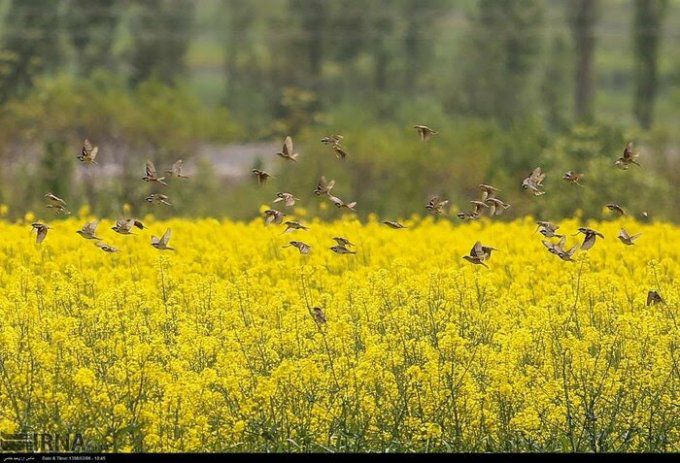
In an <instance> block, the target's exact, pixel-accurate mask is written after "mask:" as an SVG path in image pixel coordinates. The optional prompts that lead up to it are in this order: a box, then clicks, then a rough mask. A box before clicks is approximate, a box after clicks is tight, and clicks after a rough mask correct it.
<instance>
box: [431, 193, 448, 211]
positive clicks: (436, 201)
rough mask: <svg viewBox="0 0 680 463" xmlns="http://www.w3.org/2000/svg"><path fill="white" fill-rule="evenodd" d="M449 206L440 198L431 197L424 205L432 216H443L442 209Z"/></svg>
mask: <svg viewBox="0 0 680 463" xmlns="http://www.w3.org/2000/svg"><path fill="white" fill-rule="evenodd" d="M448 204H449V201H448V200H444V201H442V198H441V197H440V196H437V195H435V196H432V197H431V198H430V200H429V201H428V202H427V204H426V205H425V209H427V210H428V211H430V213H432V214H434V215H441V214H445V212H444V208H445V207H446V206H447V205H448Z"/></svg>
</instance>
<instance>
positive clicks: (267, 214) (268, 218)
mask: <svg viewBox="0 0 680 463" xmlns="http://www.w3.org/2000/svg"><path fill="white" fill-rule="evenodd" d="M284 215H285V214H284V213H283V212H280V211H277V210H276V209H267V210H266V211H264V224H265V225H269V224H271V223H275V224H280V223H281V221H282V220H283V216H284Z"/></svg>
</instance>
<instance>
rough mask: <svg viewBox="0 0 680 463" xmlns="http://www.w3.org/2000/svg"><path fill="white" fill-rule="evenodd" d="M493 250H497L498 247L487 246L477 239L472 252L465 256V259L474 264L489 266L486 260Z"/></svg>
mask: <svg viewBox="0 0 680 463" xmlns="http://www.w3.org/2000/svg"><path fill="white" fill-rule="evenodd" d="M491 251H497V249H496V248H492V247H491V246H485V245H483V244H482V243H480V242H479V241H477V242H476V243H475V245H474V246H472V249H471V250H470V254H469V255H466V256H463V259H465V260H467V261H468V262H472V263H473V264H478V265H483V266H484V267H486V268H489V266H488V265H486V264H485V263H484V261H486V260H488V259H489V258H490V257H491Z"/></svg>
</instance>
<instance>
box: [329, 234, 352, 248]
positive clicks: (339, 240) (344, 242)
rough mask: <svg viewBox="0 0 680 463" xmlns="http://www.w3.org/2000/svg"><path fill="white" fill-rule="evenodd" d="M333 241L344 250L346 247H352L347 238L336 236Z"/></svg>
mask: <svg viewBox="0 0 680 463" xmlns="http://www.w3.org/2000/svg"><path fill="white" fill-rule="evenodd" d="M333 240H335V242H336V243H338V246H342V247H345V248H346V247H348V246H354V244H353V243H350V241H349V240H348V239H347V238H343V237H341V236H336V237H334V238H333Z"/></svg>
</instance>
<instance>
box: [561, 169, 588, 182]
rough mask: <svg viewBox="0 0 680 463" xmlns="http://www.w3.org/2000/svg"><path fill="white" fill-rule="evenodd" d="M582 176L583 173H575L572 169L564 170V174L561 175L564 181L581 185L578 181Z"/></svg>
mask: <svg viewBox="0 0 680 463" xmlns="http://www.w3.org/2000/svg"><path fill="white" fill-rule="evenodd" d="M582 178H583V174H577V173H576V172H575V171H573V170H570V171H568V172H565V174H564V175H563V176H562V179H564V181H566V182H567V183H574V184H576V185H581V183H579V182H580V181H581V179H582Z"/></svg>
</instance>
